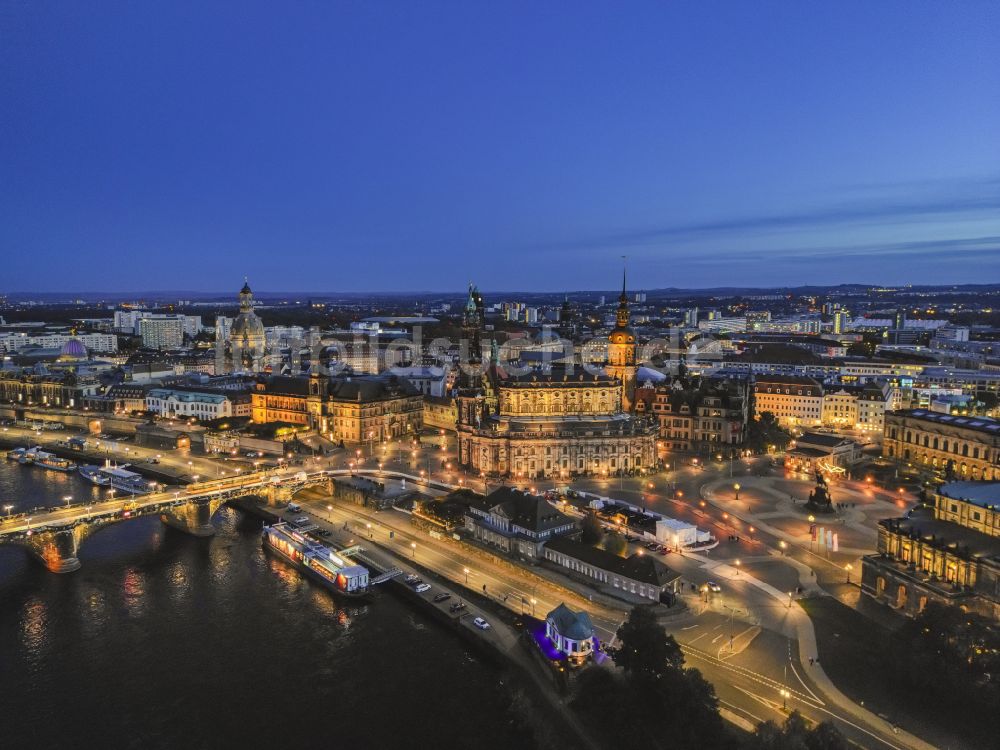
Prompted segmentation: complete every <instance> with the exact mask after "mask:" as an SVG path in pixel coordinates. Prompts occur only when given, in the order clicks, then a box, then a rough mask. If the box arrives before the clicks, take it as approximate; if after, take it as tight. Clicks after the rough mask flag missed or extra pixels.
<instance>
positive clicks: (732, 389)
mask: <svg viewBox="0 0 1000 750" xmlns="http://www.w3.org/2000/svg"><path fill="white" fill-rule="evenodd" d="M749 400H750V399H749V390H748V386H747V385H746V384H745V383H741V382H739V381H735V380H724V379H721V378H718V379H717V378H698V379H687V378H677V379H676V380H674V381H673V382H672V383H662V384H660V385H656V386H654V385H653V384H652V383H649V384H647V385H644V386H643V387H641V388H638V389H637V390H636V404H635V406H636V408H635V411H636V413H637V414H651V415H653V416H654V417H655V418H656V420H657V421H658V423H659V428H660V438H661V440H662V441H663V442H664V444H665V447H667V448H669V449H671V450H680V451H692V450H706V451H716V450H721V449H730V448H732V447H735V446H739V445H742V444H743V441H744V440H745V439H746V430H747V422H748V419H747V416H748V403H749Z"/></svg>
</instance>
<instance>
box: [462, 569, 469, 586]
mask: <svg viewBox="0 0 1000 750" xmlns="http://www.w3.org/2000/svg"><path fill="white" fill-rule="evenodd" d="M462 572H463V573H465V585H466V586H468V585H469V569H468V568H462Z"/></svg>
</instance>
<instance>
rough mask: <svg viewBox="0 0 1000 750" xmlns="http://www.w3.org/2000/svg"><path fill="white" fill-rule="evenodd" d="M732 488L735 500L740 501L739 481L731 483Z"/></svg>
mask: <svg viewBox="0 0 1000 750" xmlns="http://www.w3.org/2000/svg"><path fill="white" fill-rule="evenodd" d="M733 489H734V490H736V502H739V501H740V483H739V482H737V483H736V484H734V485H733Z"/></svg>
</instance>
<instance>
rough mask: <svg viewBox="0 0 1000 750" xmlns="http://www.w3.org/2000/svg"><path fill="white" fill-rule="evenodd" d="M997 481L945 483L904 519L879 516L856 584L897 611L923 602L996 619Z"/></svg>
mask: <svg viewBox="0 0 1000 750" xmlns="http://www.w3.org/2000/svg"><path fill="white" fill-rule="evenodd" d="M998 509H1000V483H998V482H950V483H948V484H944V485H942V486H941V487H940V488H939V489H938V490H937V491H936V492H929V493H928V500H927V502H926V503H925V504H924V506H923V507H921V508H917V509H915V510H914V511H912V512H911V513H910V514H909V515H907V516H906V517H905V518H889V519H885V520H883V521H880V522H879V530H878V553H877V554H874V555H867V556H866V557H864V558H863V559H862V568H861V590H862V591H863V592H864V593H866V594H868V595H869V596H871V597H873V598H874V599H876V600H877V601H880V602H882V603H884V604H888V605H889V606H890V607H893V608H895V609H897V610H899V611H900V612H901V613H903V614H908V615H913V614H917V613H919V612H921V611H922V610H923V609H924V607H925V606H926V605H927V602H929V601H935V602H938V603H941V604H952V605H955V606H960V607H962V608H963V609H965V610H971V611H974V612H978V613H979V614H982V615H985V616H987V617H991V618H993V619H994V620H1000V512H998Z"/></svg>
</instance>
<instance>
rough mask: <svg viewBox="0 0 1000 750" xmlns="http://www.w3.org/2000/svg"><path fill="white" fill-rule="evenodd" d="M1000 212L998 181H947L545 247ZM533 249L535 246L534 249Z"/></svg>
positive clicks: (657, 241) (628, 244)
mask: <svg viewBox="0 0 1000 750" xmlns="http://www.w3.org/2000/svg"><path fill="white" fill-rule="evenodd" d="M998 211H1000V178H990V179H976V180H971V181H965V182H962V183H953V184H952V187H951V189H950V190H948V191H945V192H944V193H943V194H938V195H933V196H928V197H924V198H918V199H905V198H899V197H891V196H880V197H872V198H869V199H865V200H856V199H855V200H852V201H849V202H840V203H838V204H835V205H829V206H824V207H818V208H814V209H810V210H806V211H799V212H788V213H775V214H763V215H759V216H743V217H734V218H730V219H717V220H712V221H701V222H686V223H676V224H664V225H662V226H653V227H644V228H636V229H631V230H625V231H611V232H608V233H606V234H603V235H601V236H590V237H580V238H577V239H569V240H560V241H557V242H554V243H548V244H546V245H543V247H548V248H550V249H566V248H574V249H591V248H622V247H635V246H643V245H647V246H648V245H656V244H660V243H662V242H665V241H675V242H676V241H685V240H696V241H699V242H700V243H702V244H704V242H705V241H706V240H711V239H713V238H716V239H718V240H720V241H722V240H724V239H725V238H727V237H730V236H732V235H735V234H740V233H747V232H752V233H761V232H764V233H767V232H772V233H774V232H784V231H788V230H829V229H831V228H835V227H845V226H849V225H879V224H906V223H913V222H923V221H929V220H933V219H944V218H950V219H958V218H961V219H963V220H967V219H969V218H970V217H973V216H976V215H984V214H988V213H993V214H994V215H996V214H997V212H998ZM535 249H538V248H535Z"/></svg>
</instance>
